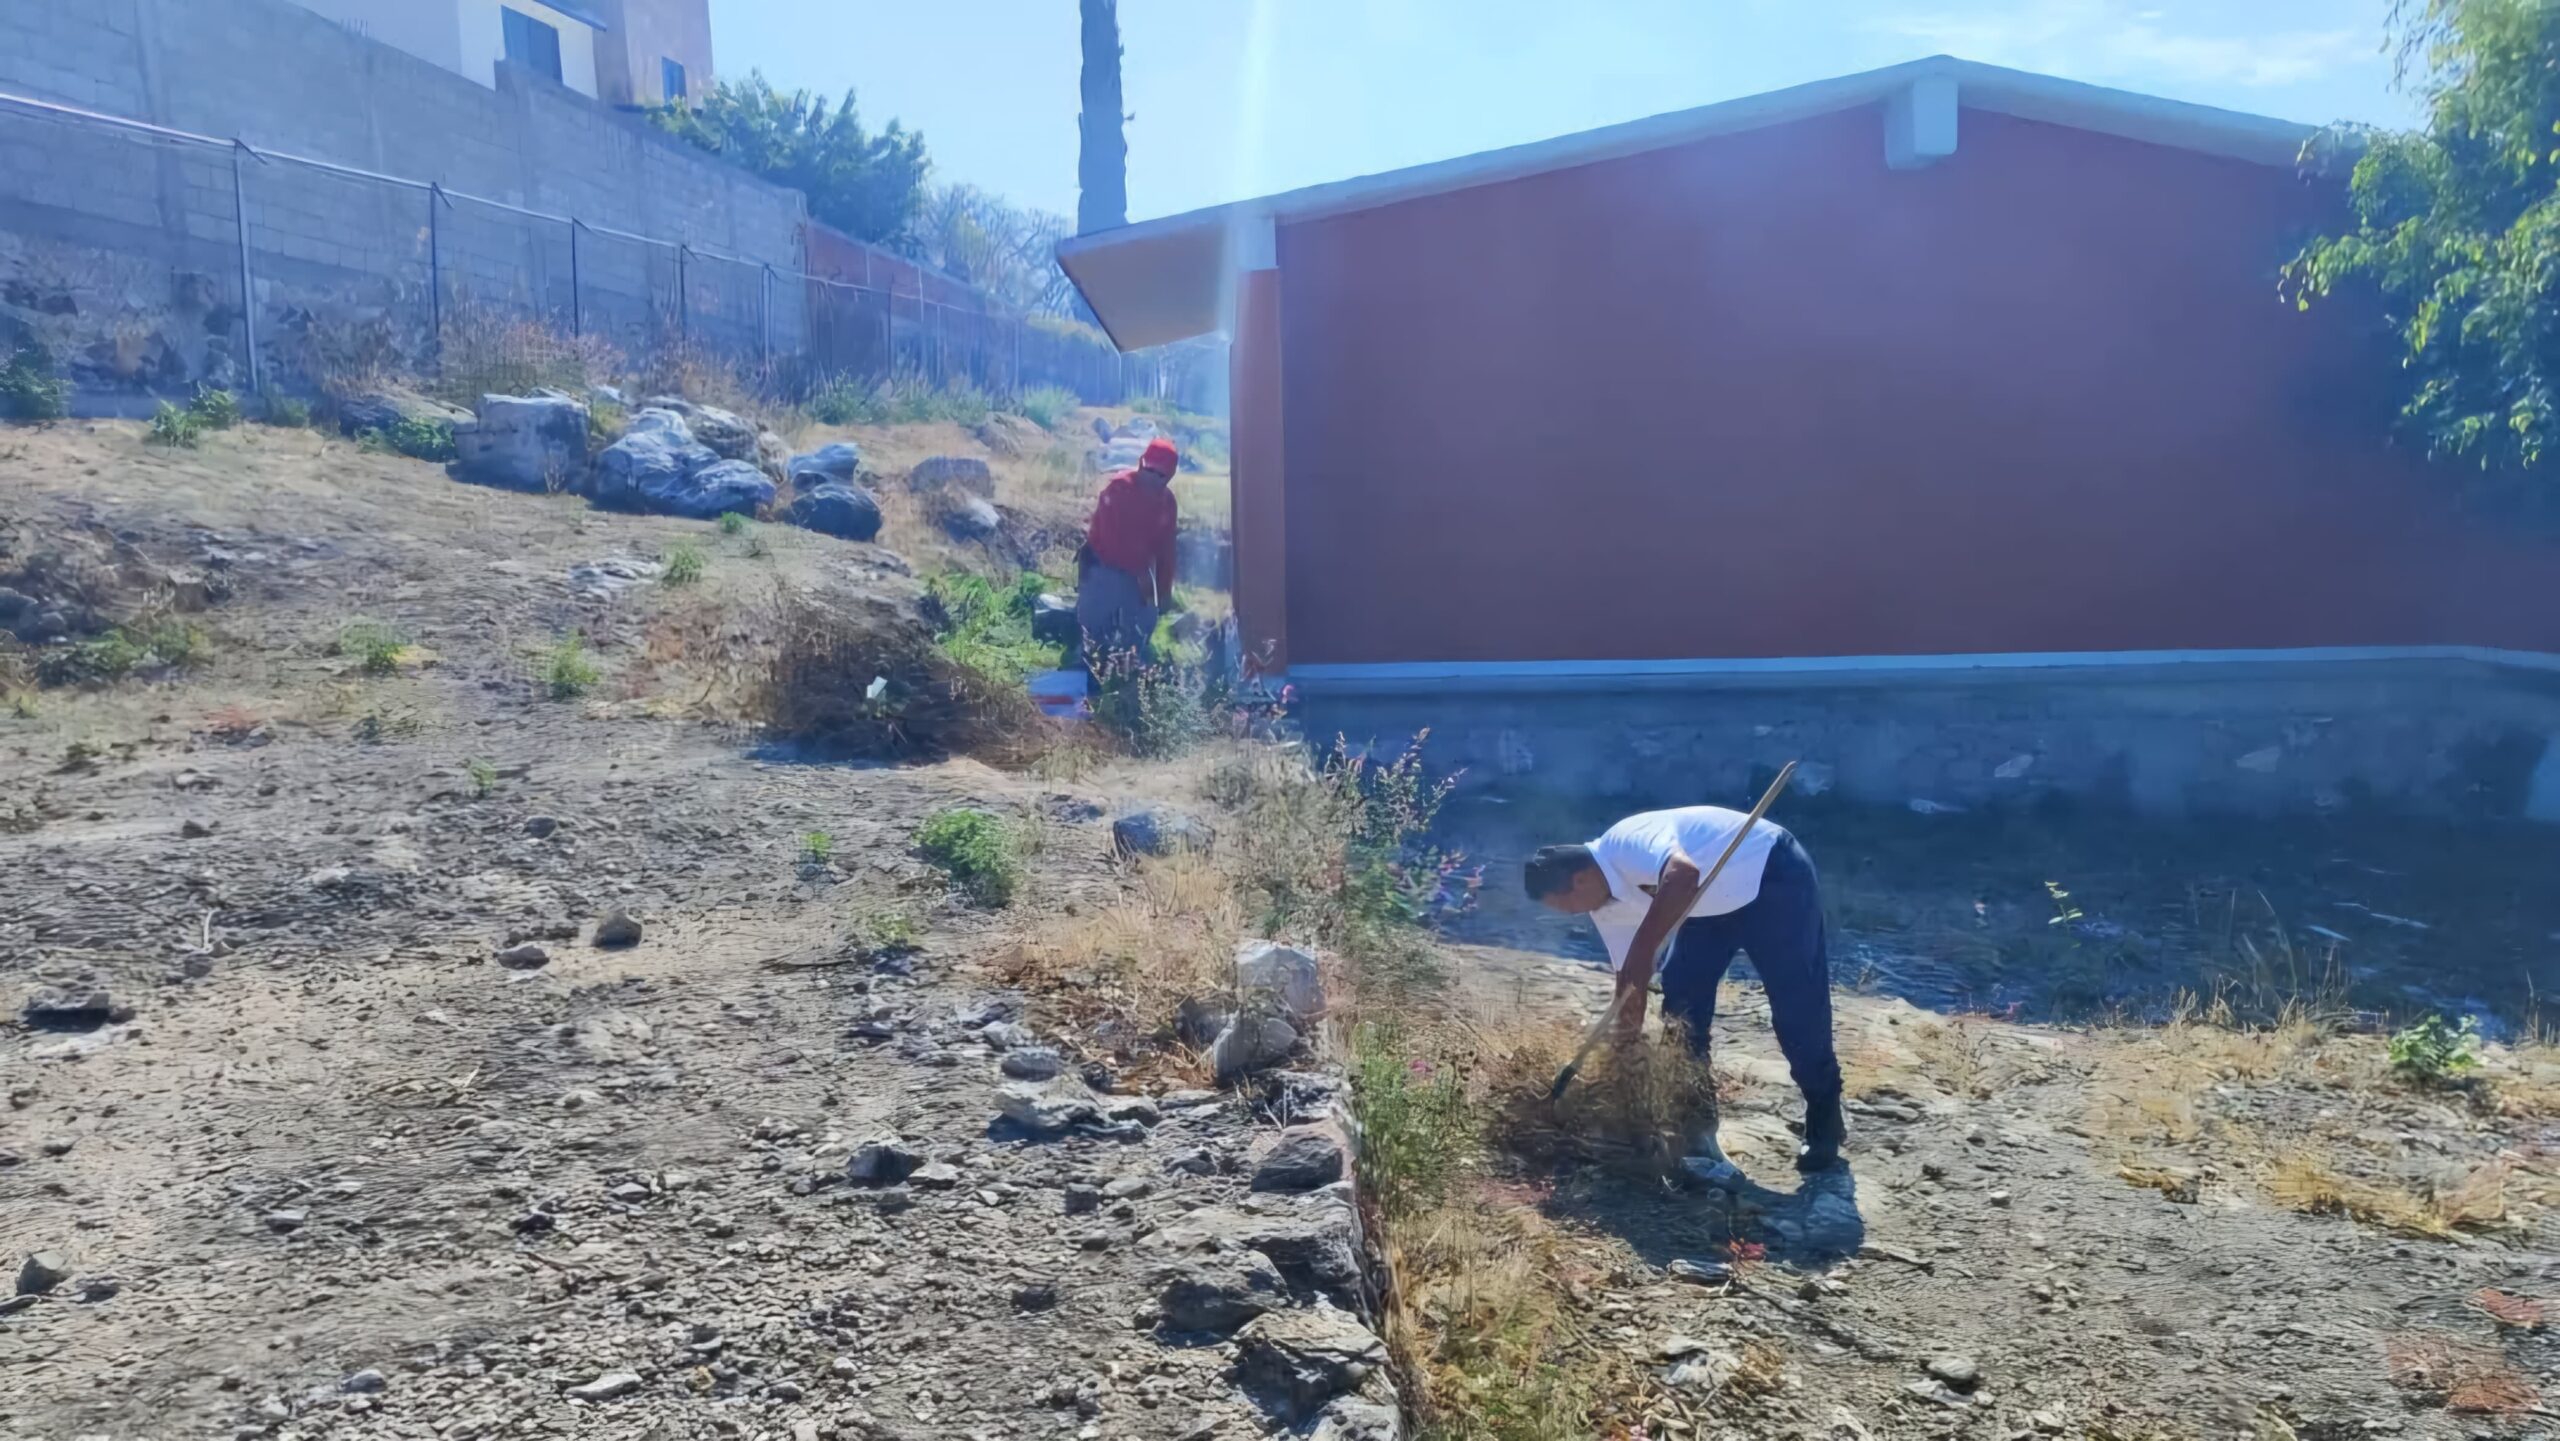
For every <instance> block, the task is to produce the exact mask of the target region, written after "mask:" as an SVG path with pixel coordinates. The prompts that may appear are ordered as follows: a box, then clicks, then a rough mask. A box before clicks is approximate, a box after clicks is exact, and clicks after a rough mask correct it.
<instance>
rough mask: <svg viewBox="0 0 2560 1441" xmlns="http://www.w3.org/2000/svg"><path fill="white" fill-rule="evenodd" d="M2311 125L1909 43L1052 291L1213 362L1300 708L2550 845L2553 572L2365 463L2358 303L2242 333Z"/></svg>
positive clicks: (2549, 559)
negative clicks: (2354, 817)
mask: <svg viewBox="0 0 2560 1441" xmlns="http://www.w3.org/2000/svg"><path fill="white" fill-rule="evenodd" d="M2311 135H2312V131H2311V129H2310V128H2309V127H2307V126H2302V125H2296V124H2290V123H2287V122H2282V121H2276V120H2269V119H2264V118H2261V117H2254V116H2245V115H2237V114H2233V113H2230V112H2226V111H2219V110H2212V109H2208V108H2205V107H2200V106H2192V105H2184V104H2178V103H2174V102H2169V101H2165V100H2159V99H2156V98H2153V97H2148V96H2140V95H2131V94H2126V93H2124V92H2119V91H2111V90H2105V89H2101V88H2098V87H2093V86H2086V85H2079V84H2074V83H2070V82H2065V81H2060V80H2055V79H2051V78H2049V77H2044V76H2037V75H2029V74H2024V73H2021V72H2016V71H2009V70H2002V69H1997V68H1994V67H1988V66H1980V65H1973V64H1969V63H1966V62H1962V61H1957V60H1952V59H1943V58H1942V59H1935V60H1928V61H1921V62H1916V63H1914V64H1911V65H1907V66H1902V67H1897V68H1895V69H1892V70H1887V71H1881V72H1875V73H1871V74H1867V75H1859V76H1851V77H1847V78H1845V79H1841V80H1835V81H1827V82H1822V83H1819V84H1816V85H1811V86H1805V87H1800V88H1798V89H1795V90H1790V91H1783V92H1777V93H1774V94H1770V95H1765V96H1756V97H1751V98H1749V99H1744V100H1739V101H1734V102H1730V103H1727V104H1722V105H1715V106H1709V107H1706V108H1704V109H1701V110H1695V111H1688V112H1683V113H1680V114H1676V115H1668V116H1661V117H1657V118H1655V119H1651V120H1646V121H1639V122H1636V123H1633V124H1630V125H1625V126H1619V127H1615V128H1612V129H1607V130H1601V131H1594V132H1590V133H1588V134H1584V135H1577V136H1569V137H1566V138H1564V139H1561V140H1556V141H1550V142H1544V143H1541V144H1537V145H1531V146H1525V147H1520V148H1518V149H1515V150H1508V151H1501V152H1495V153H1491V154H1486V155H1479V156H1471V157H1467V158H1464V159H1461V160H1455V161H1450V162H1446V163H1443V164H1438V165H1431V166H1424V167H1420V168H1417V169H1413V170H1407V171H1400V172H1394V173H1390V174H1386V175H1379V176H1372V177H1366V178H1363V179H1358V180H1352V181H1346V182H1342V183H1340V184H1336V185H1328V186H1320V187H1316V188H1314V189H1311V190H1304V191H1298V192H1292V193H1290V194H1286V195H1279V196H1273V197H1268V198H1265V199H1260V200H1254V201H1247V202H1242V203H1239V204H1236V205H1231V206H1226V207H1222V208H1219V209H1216V210H1211V211H1206V212H1201V213H1197V214H1192V215H1185V216H1177V217H1174V218H1171V219H1168V220H1161V221H1153V222H1148V223H1145V224H1141V225H1135V226H1130V227H1127V228H1124V229H1121V230H1115V231H1108V232H1103V233H1100V234H1096V235H1091V236H1086V237H1081V238H1079V239H1076V240H1072V241H1069V242H1067V243H1066V244H1065V245H1063V246H1062V247H1061V250H1060V257H1061V260H1062V261H1063V263H1064V264H1065V265H1066V267H1067V269H1068V271H1069V273H1070V274H1071V275H1072V276H1073V277H1074V279H1075V280H1076V282H1077V284H1078V285H1079V286H1080V287H1081V288H1082V290H1083V292H1084V294H1085V296H1086V297H1087V299H1088V300H1089V301H1090V302H1091V303H1092V305H1093V307H1094V310H1095V312H1096V313H1097V315H1098V316H1099V317H1100V318H1101V320H1102V322H1103V324H1104V325H1105V326H1106V327H1107V328H1108V329H1110V331H1111V332H1112V334H1113V336H1114V338H1115V339H1116V340H1117V341H1118V342H1119V343H1121V344H1122V345H1124V346H1140V345H1154V344H1161V343H1164V342H1166V341H1170V340H1175V339H1179V338H1182V337H1184V336H1187V335H1192V334H1197V333H1202V332H1205V331H1209V330H1215V329H1225V330H1227V331H1229V332H1230V333H1231V334H1232V335H1233V337H1234V341H1235V348H1234V356H1235V360H1234V374H1233V385H1232V389H1233V394H1234V400H1233V405H1234V437H1235V466H1234V475H1235V482H1234V483H1235V487H1236V491H1235V496H1234V502H1235V507H1234V508H1235V514H1236V544H1237V562H1236V588H1237V604H1238V609H1239V615H1240V619H1241V624H1242V626H1243V628H1244V633H1245V640H1246V644H1247V646H1248V648H1249V649H1251V650H1254V651H1257V652H1260V653H1262V654H1264V655H1266V656H1268V657H1270V658H1271V659H1272V660H1273V661H1275V662H1276V663H1278V664H1279V665H1282V666H1285V669H1286V671H1287V674H1288V676H1289V678H1290V679H1291V680H1292V681H1294V682H1296V683H1297V685H1298V686H1299V688H1300V690H1301V692H1302V693H1303V694H1305V696H1306V697H1307V701H1308V705H1309V706H1310V707H1311V708H1312V709H1314V710H1316V711H1318V712H1319V713H1320V715H1319V723H1320V724H1324V725H1330V724H1332V723H1334V721H1335V720H1340V721H1341V723H1343V724H1346V725H1350V726H1354V727H1365V726H1368V725H1371V724H1374V725H1376V727H1377V728H1378V729H1379V730H1380V731H1382V732H1383V731H1386V730H1389V729H1396V728H1401V727H1402V726H1404V725H1406V724H1409V723H1417V722H1419V723H1430V724H1433V725H1435V726H1437V727H1439V729H1438V730H1437V731H1436V732H1435V738H1436V739H1438V740H1441V741H1444V742H1447V743H1449V744H1450V745H1452V746H1453V747H1454V748H1455V749H1456V750H1457V751H1458V752H1459V756H1458V758H1459V759H1463V760H1468V761H1472V762H1474V763H1476V764H1478V765H1479V766H1480V768H1482V773H1500V772H1504V771H1509V772H1513V773H1525V772H1545V773H1548V774H1550V775H1554V774H1557V773H1559V772H1561V773H1564V774H1568V775H1570V776H1571V777H1572V781H1571V783H1572V784H1573V785H1574V786H1576V787H1577V788H1585V789H1588V788H1601V789H1616V790H1623V791H1630V792H1633V793H1639V794H1641V793H1647V792H1649V791H1650V790H1652V789H1653V788H1654V787H1655V786H1657V785H1664V784H1669V783H1670V782H1669V780H1667V779H1666V778H1676V780H1677V785H1676V786H1674V787H1673V790H1674V791H1675V792H1677V791H1681V790H1685V791H1687V792H1688V793H1689V794H1692V795H1694V794H1695V793H1696V792H1697V790H1698V788H1699V787H1698V784H1697V780H1698V777H1699V776H1700V775H1702V774H1723V775H1727V776H1730V777H1731V778H1732V779H1731V780H1730V781H1729V783H1727V784H1724V785H1722V786H1720V787H1719V788H1718V790H1717V793H1719V794H1740V793H1742V792H1743V791H1744V788H1745V781H1744V779H1743V778H1742V775H1741V771H1742V770H1744V769H1746V768H1747V767H1748V766H1749V765H1755V764H1765V762H1766V761H1767V760H1769V759H1774V758H1777V757H1779V756H1781V755H1783V754H1806V755H1813V756H1834V757H1837V758H1838V760H1839V766H1840V772H1841V781H1842V784H1843V786H1844V788H1846V789H1851V790H1857V791H1865V792H1868V793H1871V794H1873V795H1875V796H1876V797H1878V798H1885V799H1901V798H1904V797H1908V796H1914V795H1939V796H1945V797H1948V798H1951V799H1952V798H1954V797H1956V796H1962V797H1966V798H1969V799H1973V800H1989V799H1995V798H1997V797H1999V796H2001V795H2003V794H2024V793H2031V792H2034V791H2038V790H2042V789H2046V788H2052V787H2062V788H2069V789H2084V790H2097V789H2108V790H2116V791H2120V792H2128V793H2130V795H2131V798H2132V799H2134V800H2136V801H2138V802H2140V803H2143V804H2146V805H2153V806H2157V807H2160V808H2166V809H2175V808H2183V807H2186V806H2189V805H2226V804H2259V803H2263V804H2270V805H2274V804H2310V803H2314V802H2317V803H2324V804H2325V803H2333V802H2336V801H2338V800H2339V799H2341V798H2343V797H2346V796H2350V795H2356V794H2388V795H2391V796H2394V797H2396V798H2398V799H2401V800H2404V801H2406V802H2409V803H2411V804H2436V803H2439V802H2441V801H2443V800H2445V799H2446V798H2447V797H2450V796H2454V795H2460V796H2464V797H2472V798H2478V797H2481V796H2486V795H2492V794H2494V796H2495V797H2497V799H2496V801H2495V804H2496V805H2499V806H2503V807H2506V808H2508V809H2510V810H2513V809H2523V808H2527V806H2528V804H2529V803H2530V804H2531V805H2532V806H2534V807H2537V808H2541V809H2546V810H2549V811H2550V812H2551V813H2552V814H2553V816H2554V817H2555V818H2560V708H2555V702H2554V699H2553V696H2552V694H2551V690H2552V684H2551V683H2552V682H2553V681H2554V680H2555V679H2560V676H2555V672H2560V607H2555V606H2553V605H2552V604H2551V603H2550V598H2551V597H2552V596H2553V595H2554V594H2560V543H2555V542H2554V539H2553V538H2552V537H2549V536H2547V535H2540V534H2531V533H2526V532H2523V531H2521V530H2519V529H2517V528H2515V527H2513V526H2511V525H2508V524H2505V523H2502V522H2501V521H2500V520H2498V519H2497V518H2495V517H2494V516H2492V515H2489V514H2486V513H2483V512H2480V511H2477V510H2474V509H2471V508H2468V507H2466V506H2465V504H2464V503H2463V502H2462V499H2461V487H2460V485H2459V484H2458V483H2457V482H2456V481H2455V480H2453V479H2452V478H2449V477H2447V476H2444V475H2442V474H2438V473H2435V472H2434V471H2433V470H2432V469H2431V468H2430V467H2429V466H2428V465H2427V464H2426V462H2425V461H2424V459H2423V458H2422V457H2421V456H2420V455H2418V454H2415V453H2413V451H2412V450H2410V449H2409V448H2407V447H2405V446H2402V445H2399V444H2396V443H2395V441H2394V438H2393V437H2392V435H2391V434H2390V419H2391V414H2392V409H2393V405H2392V399H2393V396H2392V391H2391V386H2392V382H2393V380H2394V378H2395V372H2394V368H2393V366H2392V365H2391V363H2390V360H2389V358H2388V356H2387V355H2384V354H2382V353H2380V352H2378V351H2377V349H2376V346H2377V345H2380V344H2383V343H2385V342H2384V341H2383V339H2382V338H2381V337H2380V336H2378V335H2377V334H2376V333H2375V330H2374V328H2373V327H2372V326H2371V325H2370V324H2369V317H2366V316H2361V315H2358V314H2357V313H2355V311H2354V310H2353V309H2352V307H2350V306H2347V305H2344V304H2338V305H2329V306H2322V307H2317V308H2315V309H2313V310H2312V311H2310V312H2309V313H2307V314H2306V313H2299V312H2297V311H2296V310H2295V309H2294V308H2293V307H2290V306H2286V305H2281V304H2279V303H2278V297H2277V286H2278V275H2279V271H2280V268H2281V266H2282V264H2283V262H2284V261H2285V260H2286V259H2288V258H2289V257H2290V256H2291V255H2292V254H2293V253H2294V252H2295V251H2296V250H2297V249H2298V248H2299V246H2300V244H2301V242H2302V240H2303V239H2304V238H2305V237H2306V236H2307V235H2309V234H2310V233H2312V230H2313V227H2315V226H2316V225H2318V224H2320V223H2321V222H2322V221H2323V220H2325V219H2327V218H2328V217H2330V216H2332V215H2333V214H2334V213H2335V207H2336V206H2337V205H2338V203H2339V200H2340V196H2341V191H2340V187H2339V184H2338V182H2337V181H2336V180H2335V179H2334V178H2331V177H2324V176H2319V175H2311V174H2306V172H2305V170H2304V168H2303V165H2302V163H2301V158H2302V151H2303V146H2304V143H2305V142H2306V141H2307V140H2308V139H2309V138H2311ZM2208 678H2209V679H2208ZM2200 686H2203V687H2204V688H2202V689H2200V688H2199V687H2200ZM2021 687H2034V688H2035V689H2032V690H2028V689H2021ZM1666 691H1677V692H1680V694H1678V695H1676V696H1669V697H1668V698H1666V695H1665V692H1666ZM1635 693H1641V696H1640V698H1638V699H1630V698H1629V697H1630V695H1631V694H1635ZM1460 699H1469V700H1470V704H1469V705H1467V706H1464V707H1461V706H1458V705H1457V704H1456V702H1457V701H1458V700H1460ZM1533 702H1534V703H1533ZM1328 708H1329V714H1328V713H1327V712H1328ZM1356 733H1364V732H1363V731H1360V730H1355V734H1356ZM1631 740H1632V741H1633V742H1634V745H1635V751H1636V754H1635V755H1634V756H1633V757H1630V755H1629V753H1628V745H1629V742H1630V741H1631ZM1719 767H1720V768H1722V769H1721V770H1718V769H1715V768H1719ZM2490 772H2494V773H2495V774H2494V775H2493V774H2490ZM2537 774H2538V775H2539V777H2540V779H2538V780H2537V779H2536V776H2537ZM2484 803H2485V802H2484Z"/></svg>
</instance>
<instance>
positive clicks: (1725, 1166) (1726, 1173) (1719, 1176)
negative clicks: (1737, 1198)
mask: <svg viewBox="0 0 2560 1441" xmlns="http://www.w3.org/2000/svg"><path fill="white" fill-rule="evenodd" d="M1718 1120H1719V1117H1718V1116H1717V1115H1716V1114H1715V1113H1714V1112H1713V1111H1710V1112H1708V1113H1707V1123H1706V1126H1705V1127H1704V1128H1703V1129H1701V1130H1700V1131H1699V1132H1698V1134H1697V1135H1696V1136H1695V1137H1693V1138H1692V1139H1691V1140H1690V1142H1689V1154H1688V1155H1686V1156H1683V1157H1681V1158H1680V1169H1681V1170H1682V1171H1684V1172H1686V1173H1687V1174H1688V1176H1689V1179H1690V1180H1693V1181H1696V1182H1699V1183H1700V1184H1702V1185H1708V1186H1722V1187H1731V1186H1734V1185H1736V1184H1738V1183H1739V1182H1740V1181H1741V1180H1742V1168H1741V1167H1740V1166H1737V1165H1735V1164H1734V1163H1733V1161H1732V1159H1731V1158H1730V1157H1728V1156H1726V1155H1725V1153H1724V1147H1723V1146H1721V1145H1718V1144H1717V1143H1716V1126H1717V1123H1718Z"/></svg>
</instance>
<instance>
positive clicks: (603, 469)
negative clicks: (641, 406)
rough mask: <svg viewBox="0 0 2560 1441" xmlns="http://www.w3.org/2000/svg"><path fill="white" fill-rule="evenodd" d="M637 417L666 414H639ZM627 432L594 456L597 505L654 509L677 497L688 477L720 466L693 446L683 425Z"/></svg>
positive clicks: (703, 448) (704, 449)
mask: <svg viewBox="0 0 2560 1441" xmlns="http://www.w3.org/2000/svg"><path fill="white" fill-rule="evenodd" d="M641 414H642V415H660V416H664V415H666V412H665V411H642V412H641ZM668 419H669V420H671V421H673V425H672V426H669V425H658V426H652V427H650V428H649V429H646V430H643V429H640V428H639V427H637V426H634V427H633V428H632V430H631V432H630V433H629V434H627V435H625V436H623V437H622V439H620V440H617V441H615V442H614V443H613V444H611V445H609V446H606V447H605V449H604V453H603V454H602V455H599V456H597V457H596V474H595V481H594V484H593V487H592V491H593V494H594V496H595V500H596V503H597V504H598V505H609V506H613V507H615V508H616V509H620V510H657V509H660V508H661V506H660V503H659V501H658V500H657V497H659V496H664V495H673V494H681V493H682V492H683V491H684V489H685V487H686V486H687V485H688V484H689V483H690V482H691V481H692V479H693V477H695V476H697V475H700V474H701V473H702V472H704V471H706V470H709V469H710V468H711V467H713V466H715V465H718V464H719V463H720V457H718V456H716V455H714V454H712V453H711V450H710V448H709V447H708V446H702V445H696V444H694V442H693V440H692V438H691V436H690V434H689V433H688V432H687V431H686V430H685V429H684V422H683V421H682V420H678V419H675V418H674V417H672V416H669V417H668Z"/></svg>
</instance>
